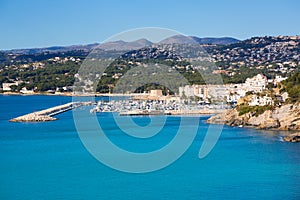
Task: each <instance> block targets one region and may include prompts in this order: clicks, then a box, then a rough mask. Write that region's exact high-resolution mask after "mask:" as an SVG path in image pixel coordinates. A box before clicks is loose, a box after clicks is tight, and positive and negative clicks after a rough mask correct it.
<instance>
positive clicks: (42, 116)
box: [9, 102, 87, 122]
mask: <svg viewBox="0 0 300 200" xmlns="http://www.w3.org/2000/svg"><path fill="white" fill-rule="evenodd" d="M85 104H87V103H86V102H71V103H66V104H64V105H60V106H55V107H52V108H48V109H45V110H41V111H37V112H33V113H29V114H26V115H22V116H20V117H16V118H13V119H11V120H9V121H10V122H45V121H54V120H57V118H54V117H53V116H55V115H57V114H59V113H62V112H66V111H68V110H71V109H74V108H77V107H79V106H82V105H85Z"/></svg>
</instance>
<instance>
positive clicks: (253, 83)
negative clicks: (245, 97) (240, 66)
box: [244, 74, 268, 92]
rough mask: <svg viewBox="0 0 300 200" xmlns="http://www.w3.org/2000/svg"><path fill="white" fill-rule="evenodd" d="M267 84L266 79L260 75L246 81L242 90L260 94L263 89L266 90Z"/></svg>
mask: <svg viewBox="0 0 300 200" xmlns="http://www.w3.org/2000/svg"><path fill="white" fill-rule="evenodd" d="M267 84H268V79H267V77H266V76H264V75H262V74H257V75H256V76H254V77H253V78H247V79H246V82H245V83H244V89H245V90H246V91H253V92H262V91H263V90H264V89H266V86H267Z"/></svg>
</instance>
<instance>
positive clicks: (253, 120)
mask: <svg viewBox="0 0 300 200" xmlns="http://www.w3.org/2000/svg"><path fill="white" fill-rule="evenodd" d="M207 122H208V123H215V124H227V125H230V126H239V125H245V126H253V127H256V128H258V129H275V130H300V105H299V104H287V105H283V106H281V107H276V108H275V109H274V110H267V111H265V112H264V113H263V114H261V115H259V116H255V114H253V113H246V114H243V115H240V116H239V112H238V110H237V108H233V109H230V110H227V111H225V112H223V113H221V114H218V115H215V116H212V117H210V118H209V119H208V120H207Z"/></svg>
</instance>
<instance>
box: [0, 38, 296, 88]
mask: <svg viewBox="0 0 300 200" xmlns="http://www.w3.org/2000/svg"><path fill="white" fill-rule="evenodd" d="M221 41H223V42H221ZM230 41H231V42H230ZM166 43H169V44H166ZM201 43H209V44H201ZM219 43H222V44H219ZM227 43H229V44H227ZM96 46H97V47H98V48H97V50H96V52H97V53H98V54H99V55H101V57H106V58H110V57H112V55H120V56H121V55H123V54H124V53H126V52H127V53H128V51H129V52H131V51H135V50H139V49H140V48H144V47H148V48H149V49H148V51H147V52H143V53H145V55H146V56H144V57H145V58H149V57H147V56H148V53H149V52H151V51H153V52H154V54H153V55H155V51H156V50H155V49H156V48H158V47H160V48H162V52H161V53H163V54H164V53H166V50H168V48H170V47H172V48H173V49H175V50H176V48H177V49H181V55H180V56H181V59H187V60H189V59H192V60H193V59H196V60H200V61H201V60H204V61H205V62H208V63H207V64H204V63H205V62H202V63H200V64H199V65H198V66H196V67H197V69H201V70H208V71H209V72H210V73H211V72H212V73H213V74H221V75H222V76H223V80H224V83H241V82H244V81H245V79H246V78H248V77H252V76H254V75H256V74H258V73H263V74H264V75H266V76H267V77H268V78H272V77H274V76H275V75H282V76H289V75H290V74H293V73H294V72H297V71H299V66H300V36H278V37H275V36H265V37H254V38H251V39H247V40H244V41H237V40H235V39H232V38H198V37H194V36H182V35H177V36H173V37H170V38H167V39H165V40H163V41H161V42H160V43H158V44H153V43H151V42H150V41H148V40H146V39H140V40H136V41H132V42H125V41H113V42H107V43H103V44H101V45H99V44H97V43H95V44H89V45H73V46H68V47H49V48H35V49H20V50H10V51H2V52H1V51H0V85H2V83H5V82H15V81H23V82H26V84H25V85H26V86H27V85H29V86H28V87H29V88H32V87H35V88H37V90H42V91H44V90H46V91H47V90H49V89H51V90H53V89H56V88H57V87H59V88H62V86H71V85H72V84H73V82H72V80H73V81H74V80H75V79H74V75H75V74H76V70H78V68H79V66H80V64H81V63H82V61H83V60H84V59H85V58H86V56H87V55H88V54H89V53H90V52H91V51H92V49H93V48H94V47H96ZM151 48H152V50H151ZM142 51H143V50H142ZM142 51H141V52H142ZM141 52H140V53H141ZM153 52H152V53H153ZM132 53H133V54H132V55H134V54H135V53H137V52H132ZM156 53H157V52H156ZM136 55H139V54H136ZM140 55H142V54H140ZM157 55H158V54H157ZM208 55H209V56H210V59H208V57H207V56H208ZM161 56H162V57H160V56H158V57H159V58H163V59H165V60H166V59H168V58H167V57H165V55H161ZM135 59H137V57H136V58H135ZM151 59H157V58H151ZM171 64H172V67H174V66H175V65H178V63H172V62H171ZM212 64H215V65H216V66H217V67H218V68H217V70H215V69H214V71H210V70H212V69H210V66H211V65H212ZM188 65H189V64H186V65H183V66H185V67H187V68H185V67H183V68H181V73H184V74H185V75H186V76H187V77H188V80H189V81H190V83H191V84H201V83H203V80H202V78H201V76H200V75H199V74H197V73H194V72H193V71H195V70H194V69H193V67H192V66H188ZM71 66H73V67H71ZM181 67H182V66H181ZM118 68H119V66H114V67H111V68H110V71H111V72H110V73H111V74H112V75H111V77H106V80H107V82H108V83H114V82H115V81H116V80H114V81H112V80H109V81H108V79H109V78H112V76H113V75H115V74H119V75H118V77H121V76H122V75H123V74H124V73H125V71H123V72H120V71H118ZM53 70H54V71H55V73H54V72H53ZM189 70H190V71H191V73H190V72H189ZM51 73H53V74H51ZM66 73H67V74H66ZM120 73H121V74H122V75H120ZM37 76H39V77H37ZM64 77H68V81H64V79H65V78H64ZM57 79H59V80H57ZM37 85H40V86H39V87H37ZM105 87H106V88H107V86H105ZM18 88H20V87H18ZM106 91H107V90H106Z"/></svg>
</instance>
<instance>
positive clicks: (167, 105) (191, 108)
mask: <svg viewBox="0 0 300 200" xmlns="http://www.w3.org/2000/svg"><path fill="white" fill-rule="evenodd" d="M225 109H227V106H224V105H223V104H220V105H208V104H206V105H204V104H199V103H197V102H193V103H189V104H186V103H184V102H181V101H175V100H172V101H165V100H136V99H129V100H118V101H117V100H112V101H107V102H105V101H98V102H97V103H96V104H95V106H94V107H93V108H92V109H91V110H90V113H101V112H117V113H119V115H120V116H135V115H197V114H217V113H221V112H223V111H224V110H225Z"/></svg>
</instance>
